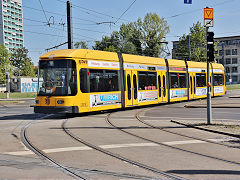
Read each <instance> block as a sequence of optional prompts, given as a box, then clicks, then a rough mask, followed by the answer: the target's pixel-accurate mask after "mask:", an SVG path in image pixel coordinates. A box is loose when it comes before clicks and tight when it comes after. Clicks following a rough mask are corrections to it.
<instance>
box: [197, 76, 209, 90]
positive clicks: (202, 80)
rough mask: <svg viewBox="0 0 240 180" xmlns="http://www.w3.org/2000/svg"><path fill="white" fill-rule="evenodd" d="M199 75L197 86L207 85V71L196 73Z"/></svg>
mask: <svg viewBox="0 0 240 180" xmlns="http://www.w3.org/2000/svg"><path fill="white" fill-rule="evenodd" d="M196 77H197V87H205V86H206V85H207V84H206V81H207V79H206V73H196Z"/></svg>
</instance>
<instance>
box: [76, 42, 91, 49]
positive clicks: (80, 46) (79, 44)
mask: <svg viewBox="0 0 240 180" xmlns="http://www.w3.org/2000/svg"><path fill="white" fill-rule="evenodd" d="M74 47H75V48H76V49H88V46H87V44H86V42H84V41H79V42H76V43H75V44H74Z"/></svg>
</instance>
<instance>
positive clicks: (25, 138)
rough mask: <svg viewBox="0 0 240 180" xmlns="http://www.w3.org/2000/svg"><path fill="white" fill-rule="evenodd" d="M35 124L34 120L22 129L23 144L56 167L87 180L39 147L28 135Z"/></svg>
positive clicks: (77, 177)
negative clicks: (28, 131)
mask: <svg viewBox="0 0 240 180" xmlns="http://www.w3.org/2000/svg"><path fill="white" fill-rule="evenodd" d="M32 124H33V121H31V122H29V123H28V124H26V125H25V126H24V127H23V128H22V130H21V140H22V142H23V144H24V145H25V146H26V147H27V148H28V149H29V150H31V151H32V152H34V153H35V154H36V155H38V156H39V157H41V158H43V159H44V160H47V161H48V162H50V163H51V164H52V165H53V166H54V167H56V168H58V169H60V170H61V171H63V172H64V173H65V174H67V175H69V176H71V177H73V178H76V179H80V180H86V178H85V177H83V176H82V175H79V174H78V173H76V172H75V170H72V169H71V168H68V167H66V166H64V165H62V164H60V163H58V162H57V161H55V160H54V159H52V158H50V157H49V156H48V155H47V154H46V153H44V152H43V151H41V150H40V149H38V148H37V147H36V146H35V145H34V144H33V143H32V142H31V141H30V139H29V137H28V135H27V129H28V128H29V127H30V126H31V125H32Z"/></svg>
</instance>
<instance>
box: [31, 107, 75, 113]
mask: <svg viewBox="0 0 240 180" xmlns="http://www.w3.org/2000/svg"><path fill="white" fill-rule="evenodd" d="M34 112H35V113H43V114H59V113H60V114H61V113H78V112H79V111H78V107H77V106H34Z"/></svg>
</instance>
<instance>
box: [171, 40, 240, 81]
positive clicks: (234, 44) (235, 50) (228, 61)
mask: <svg viewBox="0 0 240 180" xmlns="http://www.w3.org/2000/svg"><path fill="white" fill-rule="evenodd" d="M214 41H215V42H218V46H217V51H218V53H217V54H216V55H215V59H216V62H217V63H221V64H223V66H224V68H225V75H226V84H230V83H232V84H240V36H229V37H219V38H214ZM178 44H179V42H178V41H173V49H172V58H173V59H179V58H178V55H177V54H176V49H177V48H178ZM186 59H187V55H186Z"/></svg>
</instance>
